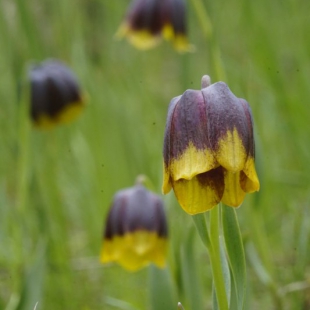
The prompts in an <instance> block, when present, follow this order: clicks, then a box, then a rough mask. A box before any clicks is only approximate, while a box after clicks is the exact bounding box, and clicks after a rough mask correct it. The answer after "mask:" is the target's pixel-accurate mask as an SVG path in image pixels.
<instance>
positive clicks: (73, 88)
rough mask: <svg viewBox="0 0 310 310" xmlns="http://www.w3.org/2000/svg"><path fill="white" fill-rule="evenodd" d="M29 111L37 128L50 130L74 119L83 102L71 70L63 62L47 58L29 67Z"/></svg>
mask: <svg viewBox="0 0 310 310" xmlns="http://www.w3.org/2000/svg"><path fill="white" fill-rule="evenodd" d="M29 79H30V96H31V105H30V113H31V118H32V120H33V123H34V125H35V126H36V127H39V128H43V129H49V128H52V127H54V126H55V125H57V124H60V123H66V122H69V121H71V120H73V119H74V118H75V117H76V116H77V115H79V114H80V112H81V110H82V109H83V107H84V105H85V102H84V100H83V98H82V95H81V90H80V87H79V84H78V82H77V79H76V77H75V75H74V74H73V72H72V71H71V70H70V69H69V68H68V67H67V66H65V65H64V64H63V63H61V62H59V61H56V60H47V61H44V62H43V63H41V64H38V65H35V66H33V67H32V68H31V69H30V70H29Z"/></svg>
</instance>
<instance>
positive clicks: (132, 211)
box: [101, 184, 168, 271]
mask: <svg viewBox="0 0 310 310" xmlns="http://www.w3.org/2000/svg"><path fill="white" fill-rule="evenodd" d="M167 235H168V233H167V222H166V217H165V213H164V208H163V202H162V200H161V198H160V197H159V196H157V195H155V194H154V193H152V192H150V191H148V190H147V189H146V188H145V187H144V186H143V185H141V184H137V185H136V186H134V187H131V188H127V189H124V190H121V191H119V192H117V193H116V195H115V196H114V200H113V202H112V206H111V208H110V211H109V213H108V216H107V219H106V226H105V232H104V240H103V245H102V250H101V262H102V263H108V262H117V263H118V264H120V265H121V266H122V267H124V268H125V269H127V270H130V271H136V270H138V269H140V268H143V267H145V266H146V265H148V264H150V263H154V264H155V265H156V266H158V267H160V268H163V267H165V264H166V252H167Z"/></svg>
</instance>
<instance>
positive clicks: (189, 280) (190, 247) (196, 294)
mask: <svg viewBox="0 0 310 310" xmlns="http://www.w3.org/2000/svg"><path fill="white" fill-rule="evenodd" d="M195 233H196V230H195V229H194V227H192V229H190V230H189V231H188V233H187V235H186V238H185V242H184V244H183V247H182V248H181V264H182V266H181V267H182V279H183V284H184V290H185V296H186V300H187V304H188V306H186V305H185V306H186V307H187V308H189V309H197V310H199V309H203V302H202V292H201V283H200V281H199V276H198V268H199V266H198V265H197V258H196V254H197V253H196V252H195V250H194V245H195V235H196V234H195Z"/></svg>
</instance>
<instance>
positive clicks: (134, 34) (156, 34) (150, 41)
mask: <svg viewBox="0 0 310 310" xmlns="http://www.w3.org/2000/svg"><path fill="white" fill-rule="evenodd" d="M116 36H117V37H119V38H123V37H127V39H128V40H129V42H130V43H132V44H133V45H134V46H135V47H136V48H139V49H143V50H146V49H149V48H152V47H154V46H156V45H157V44H159V42H160V41H161V38H162V37H164V38H165V39H166V40H168V41H172V43H173V46H174V48H175V49H176V50H177V51H179V52H188V51H192V50H193V46H192V45H190V44H189V42H188V40H187V36H186V7H185V2H184V0H135V1H134V2H133V3H132V5H131V6H130V7H129V10H128V12H127V16H126V18H125V21H124V22H123V23H122V24H121V26H120V28H119V30H118V31H117V34H116Z"/></svg>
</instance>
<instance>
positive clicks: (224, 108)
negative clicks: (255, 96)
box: [163, 76, 260, 214]
mask: <svg viewBox="0 0 310 310" xmlns="http://www.w3.org/2000/svg"><path fill="white" fill-rule="evenodd" d="M163 156H164V181H163V193H164V194H167V193H168V192H169V191H170V190H171V188H173V190H174V193H175V195H176V198H177V200H178V202H179V203H180V205H181V206H182V208H183V209H184V210H185V211H186V212H187V213H189V214H197V213H202V212H205V211H208V210H210V209H212V208H213V207H214V206H216V205H217V204H218V203H219V202H220V201H222V202H223V203H224V204H226V205H228V206H231V207H238V206H240V204H241V203H242V202H243V200H244V197H245V194H246V193H252V192H255V191H258V190H259V187H260V185H259V180H258V177H257V174H256V170H255V163H254V136H253V120H252V113H251V109H250V106H249V105H248V103H247V102H246V101H245V100H244V99H240V98H237V97H236V96H235V95H234V94H233V93H232V92H231V91H230V89H229V88H228V86H227V85H226V84H225V83H223V82H218V83H215V84H212V85H210V78H209V77H208V76H204V77H203V79H202V90H187V91H185V93H184V94H183V95H182V96H179V97H176V98H173V99H172V100H171V102H170V105H169V108H168V116H167V123H166V130H165V138H164V149H163Z"/></svg>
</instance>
